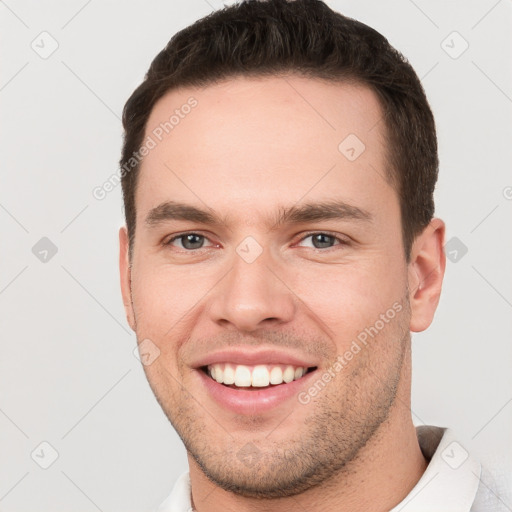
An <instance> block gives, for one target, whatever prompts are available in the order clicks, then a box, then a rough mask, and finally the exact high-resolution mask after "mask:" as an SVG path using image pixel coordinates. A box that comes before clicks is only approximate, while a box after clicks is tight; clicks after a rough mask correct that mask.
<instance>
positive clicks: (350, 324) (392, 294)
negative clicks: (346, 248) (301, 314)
mask: <svg viewBox="0 0 512 512" xmlns="http://www.w3.org/2000/svg"><path fill="white" fill-rule="evenodd" d="M299 275H300V277H299V278H296V280H295V286H291V288H292V289H293V290H294V291H296V294H297V296H298V297H299V298H300V299H301V300H302V301H303V302H304V303H305V304H306V305H307V310H306V311H308V310H309V312H310V314H311V315H314V317H316V318H318V319H320V320H321V321H322V322H323V324H324V325H325V326H326V327H327V328H328V329H329V330H328V331H327V332H328V333H329V335H331V336H336V342H337V344H338V345H339V344H342V345H344V344H345V343H347V342H349V341H350V340H351V339H352V338H353V337H355V336H357V334H358V333H359V332H361V331H363V330H364V329H365V328H367V327H368V326H371V325H374V324H375V322H376V321H378V320H379V319H380V316H381V315H386V313H387V312H388V311H389V310H390V309H392V310H396V309H403V307H404V304H403V301H404V298H405V297H406V276H407V274H406V269H405V267H403V264H402V263H401V262H400V261H399V258H391V257H390V256H389V254H388V253H386V252H384V251H383V252H382V253H381V254H378V255H376V254H374V255H371V256H370V255H366V256H365V257H364V258H361V259H360V260H358V261H357V262H351V263H350V264H346V265H345V264H343V265H333V266H331V267H327V266H324V267H322V266H319V267H309V268H305V269H303V270H302V271H301V272H300V273H299ZM397 304H398V306H397ZM307 314H308V313H307ZM388 316H393V317H394V314H393V312H390V313H389V314H388ZM386 318H387V317H386ZM379 325H380V324H379Z"/></svg>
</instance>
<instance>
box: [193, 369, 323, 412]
mask: <svg viewBox="0 0 512 512" xmlns="http://www.w3.org/2000/svg"><path fill="white" fill-rule="evenodd" d="M197 372H198V373H199V377H200V379H201V381H202V382H203V384H204V386H205V387H206V390H207V391H208V393H209V394H210V395H211V396H212V398H213V399H214V400H215V401H216V402H217V403H218V404H219V405H221V406H222V407H224V408H225V409H229V410H230V411H232V412H234V413H237V414H252V415H254V414H260V413H263V412H266V411H269V410H271V409H273V408H275V407H277V406H279V405H281V404H283V403H284V402H285V401H286V400H289V399H290V398H291V397H293V396H295V395H297V394H298V393H299V392H300V391H301V390H302V389H304V387H305V386H307V385H308V383H309V381H310V380H311V379H312V377H313V376H314V375H315V374H316V370H314V371H312V372H309V373H307V374H306V375H304V377H302V378H300V379H299V380H294V381H292V382H289V383H288V384H284V383H283V384H278V385H276V386H270V387H268V388H262V389H254V388H251V390H244V389H235V388H230V387H228V386H224V385H223V384H219V383H218V382H217V381H215V380H213V379H212V378H211V377H209V376H208V375H206V373H205V372H204V371H202V370H197Z"/></svg>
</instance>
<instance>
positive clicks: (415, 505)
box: [155, 425, 512, 512]
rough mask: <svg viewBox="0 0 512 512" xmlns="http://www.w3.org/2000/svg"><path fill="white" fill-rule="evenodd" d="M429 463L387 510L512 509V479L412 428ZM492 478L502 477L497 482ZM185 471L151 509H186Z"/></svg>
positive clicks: (447, 435) (446, 440)
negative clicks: (168, 493)
mask: <svg viewBox="0 0 512 512" xmlns="http://www.w3.org/2000/svg"><path fill="white" fill-rule="evenodd" d="M416 434H417V436H418V442H419V445H420V447H421V451H422V452H423V455H424V456H425V458H426V459H427V460H429V461H430V462H429V464H428V466H427V469H426V470H425V472H424V473H423V475H422V477H421V478H420V479H419V480H418V482H417V483H416V485H415V486H414V488H413V489H412V490H411V492H410V493H409V494H408V495H407V496H406V497H405V498H404V499H403V500H402V501H401V502H400V503H399V504H398V505H396V506H395V507H394V508H393V509H391V510H390V512H433V511H442V512H512V478H511V477H510V475H504V474H499V473H496V474H495V475H492V474H491V473H490V472H489V471H488V469H487V468H485V467H483V466H482V465H481V464H480V462H478V461H477V460H475V459H474V458H473V457H472V456H471V455H470V454H469V453H468V451H467V450H466V449H465V448H464V447H463V446H462V444H461V443H459V442H458V441H457V439H456V437H455V435H454V432H453V431H452V430H451V429H449V428H443V427H435V426H432V425H421V426H417V427H416ZM496 477H498V480H499V479H503V482H498V481H497V479H496ZM191 510H192V507H191V490H190V477H189V472H188V471H186V472H185V473H183V474H182V475H181V476H180V477H179V478H178V480H177V481H176V483H175V484H174V488H173V490H172V492H171V494H170V495H169V496H168V497H167V499H166V500H165V501H164V502H163V503H162V504H161V505H160V506H159V507H158V509H157V510H156V511H155V512H190V511H191Z"/></svg>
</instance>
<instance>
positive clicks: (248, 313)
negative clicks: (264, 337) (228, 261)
mask: <svg viewBox="0 0 512 512" xmlns="http://www.w3.org/2000/svg"><path fill="white" fill-rule="evenodd" d="M282 268H283V267H282V266H278V265H275V264H272V261H271V258H270V256H269V255H268V254H266V252H265V251H264V252H263V253H262V254H261V255H260V256H259V257H258V258H257V259H256V260H255V261H252V262H247V261H245V260H244V259H243V258H242V257H240V256H239V255H238V254H235V255H234V257H233V265H232V268H231V270H230V271H229V272H228V273H227V274H226V275H225V277H224V278H223V279H222V280H221V281H220V282H219V283H218V285H217V286H216V287H215V288H214V290H213V291H214V294H213V295H212V297H211V301H212V303H211V305H210V307H209V314H210V315H211V319H212V320H213V321H214V322H216V323H217V324H219V325H221V326H222V327H224V328H226V327H232V328H233V329H235V328H236V330H238V331H245V332H252V331H255V330H258V329H261V328H269V327H270V326H272V325H275V326H277V325H280V324H284V323H287V322H290V321H291V320H292V318H293V316H294V314H295V309H296V304H297V301H296V298H295V296H294V294H293V292H292V291H291V290H290V288H288V286H287V283H286V276H285V275H283V274H284V272H283V271H282ZM280 269H281V270H280Z"/></svg>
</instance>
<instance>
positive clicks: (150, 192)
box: [136, 75, 387, 220]
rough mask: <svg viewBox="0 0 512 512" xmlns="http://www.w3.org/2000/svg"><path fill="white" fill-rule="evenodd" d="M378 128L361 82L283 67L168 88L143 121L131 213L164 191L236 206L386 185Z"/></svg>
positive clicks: (379, 118)
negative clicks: (144, 145) (268, 73)
mask: <svg viewBox="0 0 512 512" xmlns="http://www.w3.org/2000/svg"><path fill="white" fill-rule="evenodd" d="M384 130H385V125H384V122H383V114H382V109H381V106H380V103H379V100H378V99H377V96H376V94H375V93H374V92H373V91H372V90H371V89H370V88H369V87H366V86H363V85H360V84H351V83H332V82H325V81H322V80H318V79H311V78H304V77H299V76H293V75H288V76H274V77H264V78H260V77H257V78H254V77H237V78H233V79H229V80H225V81H223V82H220V83H217V84H213V85H210V86H206V87H203V88H195V87H187V88H181V89H177V90H173V91H170V92H168V93H167V94H166V95H165V96H163V97H162V98H161V99H160V100H159V101H158V102H157V104H156V105H155V107H154V108H153V110H152V112H151V114H150V117H149V119H148V122H147V124H146V131H145V142H148V146H149V145H151V146H152V148H151V150H150V151H149V152H148V153H147V154H146V155H145V156H144V158H143V161H142V165H141V170H140V175H139V180H138V182H139V183H138V189H137V193H136V204H137V215H138V216H140V215H143V214H144V213H145V212H147V211H149V209H150V208H152V207H154V206H155V205H156V204H159V203H160V202H163V201H165V200H169V199H175V200H182V201H188V202H189V203H195V204H199V203H200V202H203V203H204V202H206V203H208V206H211V207H213V208H215V207H216V206H220V205H222V206H224V207H228V206H229V205H232V210H233V211H238V210H237V208H238V207H244V208H247V207H249V206H250V205H252V206H255V207H257V206H258V204H257V203H258V201H259V202H262V203H264V202H266V204H267V205H268V204H269V202H275V203H279V204H283V203H295V202H297V201H299V200H300V199H301V197H305V196H306V195H308V198H311V196H314V195H315V194H316V195H322V194H323V195H324V196H325V194H326V193H327V194H328V193H329V191H333V190H339V192H340V193H341V195H343V193H345V195H347V196H350V195H351V194H353V192H354V187H355V186H356V185H357V186H358V187H359V188H360V190H361V191H362V193H363V195H364V194H365V192H364V191H365V189H366V195H368V194H369V192H370V189H371V188H372V187H374V188H375V186H377V188H378V187H383V186H386V185H387V182H386V180H385V179H384V178H385V176H386V167H387V163H386V141H385V131H384ZM150 140H151V143H149V141H150ZM170 196H172V197H170ZM347 198H348V197H347ZM227 201H228V202H227ZM263 207H265V206H264V205H263ZM248 220H249V219H248Z"/></svg>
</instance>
